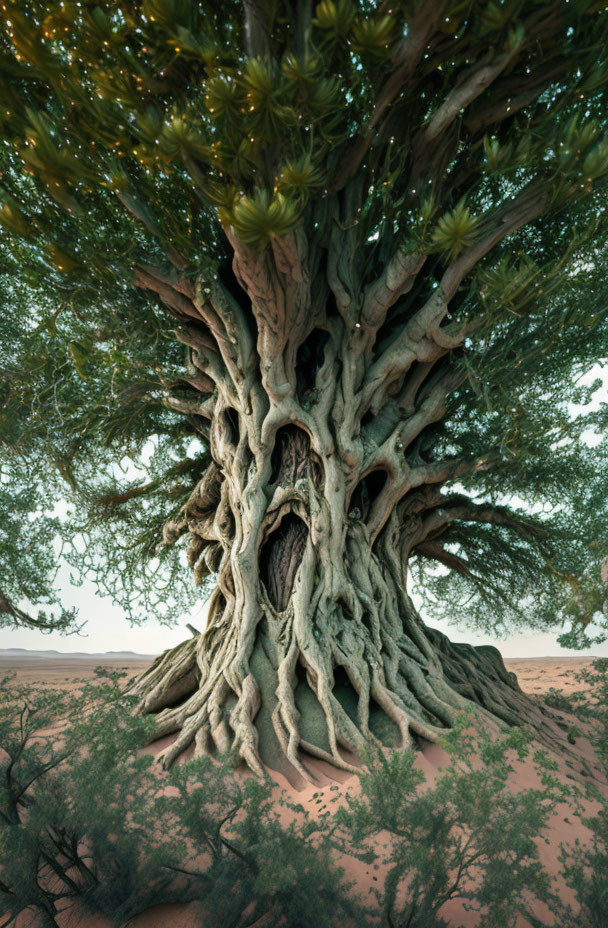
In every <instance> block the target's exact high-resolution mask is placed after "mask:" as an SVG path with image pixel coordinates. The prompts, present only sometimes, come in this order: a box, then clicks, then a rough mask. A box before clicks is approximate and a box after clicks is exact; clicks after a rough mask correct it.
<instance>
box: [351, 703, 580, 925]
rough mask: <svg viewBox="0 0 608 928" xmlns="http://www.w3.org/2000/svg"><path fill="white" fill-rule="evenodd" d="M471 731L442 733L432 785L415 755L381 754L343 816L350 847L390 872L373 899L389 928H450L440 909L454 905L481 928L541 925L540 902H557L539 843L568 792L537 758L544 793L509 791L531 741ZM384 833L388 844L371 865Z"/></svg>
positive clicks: (515, 734) (514, 734)
mask: <svg viewBox="0 0 608 928" xmlns="http://www.w3.org/2000/svg"><path fill="white" fill-rule="evenodd" d="M470 724H471V719H467V718H463V719H461V720H460V722H459V724H458V725H457V727H456V728H455V729H454V730H453V731H451V732H450V734H449V735H447V736H446V739H445V747H446V748H447V749H448V751H449V754H450V764H449V766H448V767H447V768H446V769H444V770H442V771H441V772H440V774H439V776H438V777H437V780H436V781H435V783H434V785H433V786H432V787H431V788H425V784H424V779H425V778H424V775H423V774H422V772H421V771H420V770H417V769H416V768H415V767H414V762H415V758H416V755H415V753H414V752H412V751H405V752H404V751H395V752H393V753H391V754H388V755H387V754H385V753H384V752H380V751H378V752H377V753H376V754H373V755H370V756H369V757H368V762H367V770H366V772H364V773H362V774H361V775H360V780H361V795H360V796H357V797H351V798H349V800H348V805H347V808H345V809H342V810H340V812H339V813H338V816H337V832H336V833H337V834H339V835H341V837H342V841H343V844H344V847H347V846H348V845H352V846H354V847H355V848H358V849H359V852H360V853H361V855H362V856H363V859H366V860H368V861H369V862H370V863H373V862H374V860H376V862H382V863H383V864H384V865H385V866H386V867H387V868H388V875H387V878H386V882H385V885H384V887H383V889H380V890H378V891H377V897H378V902H379V904H380V907H381V911H382V918H383V922H382V924H384V925H388V926H391V928H397V926H399V928H401V926H403V928H406V926H407V928H446V926H447V925H448V923H447V922H446V921H445V920H444V918H443V917H442V916H441V910H442V908H443V907H444V906H445V904H446V903H447V902H449V901H450V900H454V899H460V900H461V901H462V902H463V904H464V905H465V907H467V908H469V909H474V910H476V911H478V912H479V913H480V924H483V925H484V928H509V926H514V925H515V924H516V922H517V919H518V916H519V915H524V916H525V917H526V918H527V919H528V920H529V921H530V922H531V923H532V924H538V922H537V921H536V920H535V916H534V913H533V908H534V904H535V902H536V901H537V900H543V901H544V902H548V903H550V902H552V901H553V899H554V896H553V893H552V891H551V887H550V878H549V876H548V875H547V873H546V872H545V871H544V869H543V866H542V864H541V861H540V859H539V854H538V849H537V846H536V843H535V838H537V837H538V836H540V835H542V833H543V830H544V828H545V826H546V824H547V820H548V817H549V815H550V814H551V812H552V810H553V809H554V808H555V805H556V803H557V802H558V801H560V800H561V799H563V798H564V797H565V793H564V788H563V787H561V786H560V785H559V783H558V782H557V780H555V778H554V777H553V776H552V772H551V764H550V763H549V761H548V759H547V758H546V756H545V755H544V754H543V753H542V752H538V753H537V755H536V762H537V766H539V767H542V776H543V786H542V787H541V788H540V789H529V790H526V791H523V792H519V793H512V792H511V791H510V789H509V787H508V786H507V777H508V775H509V773H510V771H511V770H512V766H511V763H510V757H511V756H512V755H513V753H516V754H517V755H519V756H520V757H523V756H524V755H526V754H527V753H528V751H529V745H528V742H529V738H528V736H526V735H524V733H523V732H522V731H521V730H519V729H514V730H512V731H511V732H510V733H509V734H508V735H507V736H505V737H504V738H502V739H501V740H500V741H499V742H492V741H490V740H489V739H488V738H487V737H484V736H482V735H481V734H476V735H472V734H471V733H470V732H468V731H467V728H468V727H469V726H470ZM383 832H388V835H389V843H388V845H386V850H385V851H384V852H383V853H382V854H381V855H380V857H378V858H375V852H374V850H373V847H374V843H375V844H376V847H377V842H378V840H379V835H380V834H381V833H383Z"/></svg>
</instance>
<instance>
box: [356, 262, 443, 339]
mask: <svg viewBox="0 0 608 928" xmlns="http://www.w3.org/2000/svg"><path fill="white" fill-rule="evenodd" d="M426 259H427V256H426V255H424V254H404V252H403V251H402V250H401V249H399V251H397V253H396V254H394V255H393V257H392V258H391V259H390V261H389V262H388V264H387V265H386V267H385V268H384V270H383V272H382V274H381V275H380V277H379V278H378V279H377V280H375V281H374V283H373V284H370V285H369V286H368V287H367V288H366V290H365V297H364V302H363V308H362V310H361V323H362V325H364V326H365V327H366V328H370V329H373V330H374V331H376V330H377V329H379V328H380V326H381V325H382V323H383V322H384V320H385V318H386V315H387V313H388V311H389V309H390V308H391V306H393V305H394V304H395V303H396V302H397V300H398V299H399V298H400V297H402V296H403V295H404V294H405V293H408V292H409V291H410V290H411V289H412V287H413V286H414V281H415V280H416V275H417V274H418V271H420V269H421V268H422V265H423V264H424V262H425V261H426Z"/></svg>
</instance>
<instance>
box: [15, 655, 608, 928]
mask: <svg viewBox="0 0 608 928" xmlns="http://www.w3.org/2000/svg"><path fill="white" fill-rule="evenodd" d="M151 659H152V658H151V657H149V656H141V655H135V654H129V653H120V652H119V653H114V654H105V655H103V654H102V655H100V654H97V655H74V656H70V655H67V654H60V653H57V652H55V653H48V652H46V653H44V652H17V651H15V650H13V651H11V652H7V651H4V652H2V651H0V679H2V678H3V677H4V676H5V675H6V674H7V673H12V674H15V676H16V679H17V681H18V682H20V683H24V684H32V685H33V684H38V685H40V684H43V685H47V686H49V687H52V688H58V687H60V688H63V687H66V688H76V687H78V684H79V682H82V681H84V680H90V679H92V678H93V677H94V676H95V668H96V667H99V666H103V667H104V668H106V669H109V670H116V671H121V672H124V673H126V674H128V675H129V676H131V675H134V674H136V673H139V672H141V671H142V670H144V669H145V668H146V667H147V666H148V665H149V663H150V661H151ZM591 662H592V658H589V657H575V658H572V657H563V658H559V657H546V658H516V659H509V660H506V661H505V664H506V666H507V669H508V670H510V671H512V672H514V673H515V674H516V675H517V677H518V680H519V683H520V686H521V688H522V689H523V690H524V691H525V692H527V693H528V694H530V695H531V696H534V697H536V698H540V699H542V697H543V696H544V695H545V694H547V693H548V692H549V691H550V690H552V689H556V690H562V691H564V692H565V693H571V692H573V691H574V690H577V689H581V684H580V683H578V682H577V681H576V678H575V676H576V674H577V673H578V672H579V671H580V670H582V669H583V668H585V667H586V666H588V665H589V664H590V663H591ZM559 715H561V717H562V719H563V721H565V722H568V720H569V719H570V720H571V721H575V720H574V719H573V717H571V716H568V715H566V714H565V713H560V714H559ZM152 749H153V746H152ZM576 752H577V754H579V755H580V758H581V761H582V762H583V763H584V764H585V765H586V766H587V769H595V770H597V769H598V768H597V765H596V762H595V757H594V754H593V750H592V747H591V745H590V743H589V741H588V740H587V738H586V737H578V738H577V742H576ZM556 757H557V759H558V762H559V770H560V776H562V777H563V778H564V781H565V780H566V779H568V780H570V781H572V779H573V769H572V764H571V763H568V762H567V761H566V760H565V759H564V758H563V757H560V756H559V755H556ZM448 760H449V757H448V755H447V754H446V752H445V751H443V749H442V748H440V747H438V746H437V745H431V744H429V745H427V746H425V747H424V748H423V749H422V750H421V751H420V752H419V756H418V758H417V760H416V766H417V767H418V768H419V769H421V770H422V771H423V772H424V773H425V776H426V778H427V782H428V783H432V782H433V780H434V778H435V777H436V775H437V773H438V771H439V770H440V769H441V768H442V767H444V766H446V765H447V762H448ZM313 764H314V765H315V772H316V774H317V775H318V777H319V779H320V782H321V784H322V785H321V786H319V785H314V786H306V787H305V788H304V789H299V790H294V787H293V785H292V784H290V783H288V782H287V781H286V780H285V779H284V778H283V777H281V775H279V774H276V773H273V772H272V771H271V775H272V777H273V779H274V780H275V782H276V789H277V798H278V796H279V795H280V793H281V791H282V790H285V791H286V792H288V793H290V794H292V795H293V794H294V793H296V794H297V801H298V802H299V803H301V804H302V805H304V806H305V807H307V808H308V809H309V811H310V812H311V814H312V815H314V814H315V813H316V812H319V813H320V812H321V811H322V810H323V809H327V808H329V809H332V808H336V805H335V804H336V803H340V802H343V801H344V796H345V795H346V794H348V793H351V794H352V793H356V792H357V790H358V785H359V782H358V779H357V777H355V776H352V775H350V774H347V773H344V772H341V771H339V772H337V774H336V775H332V771H331V770H330V768H328V767H327V765H325V764H324V763H323V762H322V761H313ZM336 780H337V781H338V782H339V783H340V791H339V792H336V791H335V783H336ZM332 785H333V786H334V789H333V790H332V789H331V787H332ZM510 785H511V788H512V789H513V790H514V791H518V790H521V789H525V788H529V787H534V786H538V785H539V778H538V774H537V772H536V771H535V769H534V765H533V762H532V759H531V757H528V758H526V759H524V760H522V761H519V762H517V763H516V765H515V769H514V772H513V773H512V774H511V777H510ZM603 788H606V786H605V783H604V785H603ZM598 808H599V805H596V804H594V803H591V802H587V803H586V810H587V812H588V813H590V814H594V813H595V811H596V810H597V809H598ZM547 838H548V840H547V841H546V842H545V841H543V842H542V843H541V844H539V848H540V853H541V858H542V860H543V863H544V865H545V867H546V868H547V870H548V871H549V873H551V874H552V875H557V874H558V873H559V869H560V867H559V861H558V853H559V844H560V842H564V841H566V842H568V843H572V844H573V843H574V842H575V841H576V840H580V841H581V842H582V843H583V844H585V843H587V842H588V841H589V838H590V833H589V832H588V831H587V829H586V828H585V826H584V825H583V824H582V823H581V821H580V819H579V818H575V817H569V816H568V810H566V811H565V812H561V813H557V814H555V815H554V817H553V820H552V821H551V823H550V828H549V831H548V833H547ZM340 862H341V863H342V864H343V865H346V867H347V872H348V876H349V877H350V879H352V880H354V881H355V883H356V886H357V890H358V892H359V893H360V895H361V896H362V897H364V898H365V897H366V896H369V894H371V893H372V892H373V890H374V888H376V887H377V886H378V885H379V884H378V880H381V879H382V873H381V872H380V873H379V872H378V871H376V872H374V871H373V870H372V869H371V868H370V867H368V866H366V865H365V864H364V863H362V862H361V861H356V860H354V859H352V858H349V859H348V860H343V861H340ZM558 885H559V884H558ZM559 889H560V895H561V896H562V898H563V899H564V900H565V901H567V902H570V903H572V904H574V899H573V897H572V896H571V895H570V891H569V890H568V889H567V888H566V887H565V886H564V885H561V886H559ZM441 914H442V916H443V917H444V918H445V919H446V920H447V921H448V922H449V923H450V924H454V925H460V926H464V928H477V926H479V925H480V922H479V920H478V919H479V916H477V915H475V913H471V912H467V911H466V910H465V909H464V908H463V906H462V904H461V903H460V902H458V901H454V902H453V903H449V904H448V905H447V906H445V907H444V909H442V913H441ZM537 914H538V915H539V917H541V918H542V917H546V918H549V913H548V912H544V911H540V910H539V911H538V913H537ZM59 920H60V922H61V925H62V928H112V926H111V925H110V923H109V922H107V921H106V920H105V919H103V918H100V917H97V916H96V917H92V916H90V915H88V914H85V913H83V912H82V911H79V910H78V909H76V908H74V907H73V906H70V907H69V908H66V910H65V911H64V912H63V913H62V914H61V916H60V918H59ZM548 923H549V924H550V921H549V922H548ZM36 925H37V923H36V922H35V921H31V920H30V921H27V919H26V920H22V921H20V922H18V923H17V926H16V928H36ZM125 928H126V926H125ZM128 928H204V919H203V917H202V912H201V910H200V909H199V908H197V904H189V905H171V906H157V907H154V908H152V909H149V910H148V911H147V912H145V913H143V914H141V915H139V916H138V917H136V918H135V919H133V920H132V921H131V922H130V923H129V926H128ZM518 928H529V922H528V921H525V920H523V919H521V918H520V921H519V922H518ZM556 928H558V926H556Z"/></svg>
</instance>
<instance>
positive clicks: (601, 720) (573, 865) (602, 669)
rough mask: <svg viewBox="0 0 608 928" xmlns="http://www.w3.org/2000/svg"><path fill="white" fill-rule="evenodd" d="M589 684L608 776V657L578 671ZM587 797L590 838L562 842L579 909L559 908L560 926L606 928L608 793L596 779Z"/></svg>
mask: <svg viewBox="0 0 608 928" xmlns="http://www.w3.org/2000/svg"><path fill="white" fill-rule="evenodd" d="M578 679H579V680H580V681H581V682H584V683H587V684H588V685H589V691H588V693H589V712H588V717H589V718H590V719H591V720H592V723H593V725H594V729H595V732H594V735H593V739H592V740H593V743H594V747H595V750H596V754H597V756H598V758H599V759H600V762H601V764H602V766H603V768H604V772H605V775H606V779H608V660H607V659H605V658H601V659H597V660H595V661H594V662H593V665H592V666H591V667H590V668H588V669H586V670H583V671H581V673H580V674H579V675H578ZM587 794H588V797H589V798H590V799H592V800H595V801H596V802H599V803H600V810H599V812H598V813H597V815H594V816H585V817H583V819H582V821H583V824H584V825H586V826H587V828H589V830H590V831H591V842H590V843H589V844H587V843H586V844H584V845H583V844H582V843H581V842H580V841H576V842H575V843H574V844H570V845H569V844H562V846H561V852H560V861H561V864H562V876H563V878H564V880H565V882H566V884H567V885H568V886H569V887H570V888H571V889H572V890H574V893H575V896H576V901H577V905H578V907H579V908H578V910H577V909H576V908H575V909H574V910H573V909H572V907H571V906H561V907H560V909H559V918H560V928H607V926H608V797H607V796H606V791H605V788H604V789H603V790H601V789H598V788H597V785H596V783H594V782H591V783H589V784H588V786H587Z"/></svg>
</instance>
